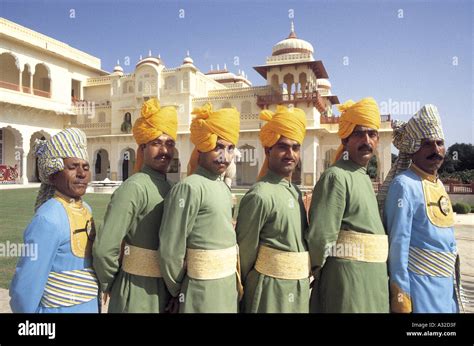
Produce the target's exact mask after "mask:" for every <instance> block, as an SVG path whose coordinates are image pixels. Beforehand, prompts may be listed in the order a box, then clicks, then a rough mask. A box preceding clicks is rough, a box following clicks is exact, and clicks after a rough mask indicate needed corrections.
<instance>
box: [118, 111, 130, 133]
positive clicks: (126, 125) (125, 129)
mask: <svg viewBox="0 0 474 346" xmlns="http://www.w3.org/2000/svg"><path fill="white" fill-rule="evenodd" d="M120 131H122V132H123V133H130V132H131V131H132V115H131V114H130V112H127V113H125V115H124V116H123V123H122V126H120Z"/></svg>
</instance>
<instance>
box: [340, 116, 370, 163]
mask: <svg viewBox="0 0 474 346" xmlns="http://www.w3.org/2000/svg"><path fill="white" fill-rule="evenodd" d="M378 143H379V133H378V131H377V130H375V129H371V128H370V127H364V126H359V125H358V126H356V127H355V128H354V131H352V133H351V135H350V136H349V137H347V138H345V139H343V140H342V144H343V145H344V149H345V150H347V152H348V153H349V159H351V160H352V161H353V162H355V163H357V164H358V165H359V166H364V167H367V164H368V163H369V161H370V159H371V158H372V156H373V155H374V150H375V149H377V145H378ZM343 155H344V154H343Z"/></svg>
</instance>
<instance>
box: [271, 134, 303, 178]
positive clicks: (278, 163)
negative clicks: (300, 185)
mask: <svg viewBox="0 0 474 346" xmlns="http://www.w3.org/2000/svg"><path fill="white" fill-rule="evenodd" d="M300 149H301V145H300V144H299V143H298V142H297V141H294V140H291V139H289V138H286V137H283V136H281V137H280V139H279V140H278V142H276V143H275V144H274V145H273V146H272V147H271V148H265V155H266V156H267V157H268V168H270V169H271V170H272V171H273V172H275V173H276V174H278V175H280V176H282V177H291V174H292V173H293V172H294V170H295V168H296V165H297V164H298V162H299V161H300Z"/></svg>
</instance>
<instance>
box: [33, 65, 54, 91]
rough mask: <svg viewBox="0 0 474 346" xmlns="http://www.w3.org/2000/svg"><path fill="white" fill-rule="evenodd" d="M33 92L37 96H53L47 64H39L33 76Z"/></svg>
mask: <svg viewBox="0 0 474 346" xmlns="http://www.w3.org/2000/svg"><path fill="white" fill-rule="evenodd" d="M33 93H34V94H35V95H37V96H42V97H51V78H50V76H49V70H48V69H47V67H46V65H44V64H38V65H36V67H35V74H34V76H33Z"/></svg>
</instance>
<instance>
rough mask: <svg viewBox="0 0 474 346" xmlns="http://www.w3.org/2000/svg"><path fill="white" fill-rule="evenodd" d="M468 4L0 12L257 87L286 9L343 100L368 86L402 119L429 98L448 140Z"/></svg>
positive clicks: (462, 124) (208, 4)
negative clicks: (237, 76) (235, 76)
mask: <svg viewBox="0 0 474 346" xmlns="http://www.w3.org/2000/svg"><path fill="white" fill-rule="evenodd" d="M473 11H474V5H473V1H472V0H451V1H435V0H434V1H414V0H403V1H401V0H398V1H395V0H393V1H384V0H354V1H350V0H340V1H328V0H326V1H321V0H306V1H304V0H300V1H287V0H273V1H270V0H268V1H267V0H252V1H240V0H239V1H235V0H227V1H223V0H222V1H217V0H214V1H210V0H209V1H206V0H204V1H197V0H194V1H191V0H186V1H162V0H154V1H152V0H146V1H145V0H135V1H132V0H126V1H125V0H119V1H111V0H97V1H90V0H82V1H70V0H63V1H58V0H55V1H51V0H50V1H33V0H30V1H25V0H15V1H13V0H0V16H1V17H4V18H6V19H8V20H11V21H13V22H16V23H18V24H20V25H23V26H26V27H28V28H30V29H33V30H35V31H38V32H40V33H43V34H45V35H48V36H50V37H53V38H55V39H57V40H60V41H63V42H65V43H67V44H69V45H70V46H72V47H74V48H77V49H80V50H82V51H84V52H86V53H89V54H91V55H93V56H95V57H98V58H100V59H101V61H102V69H104V70H106V71H109V72H110V71H112V70H113V67H114V66H115V65H116V63H117V60H119V61H120V64H121V66H122V67H123V68H124V70H125V73H130V72H133V70H134V67H135V64H136V63H137V62H138V60H139V57H140V55H142V56H143V57H145V56H147V55H148V52H149V50H151V53H152V55H153V56H157V55H158V54H160V56H161V58H162V59H163V60H164V62H165V65H166V66H167V67H176V66H179V65H181V63H182V61H183V58H184V57H185V56H186V52H187V51H189V52H190V56H191V57H192V58H193V60H194V64H195V65H196V66H197V67H198V68H199V69H200V70H201V71H202V72H207V71H209V70H210V67H211V65H213V66H214V68H216V67H217V64H219V65H220V67H221V68H222V67H223V66H224V64H226V65H227V68H228V69H229V70H230V71H232V72H235V73H237V72H238V70H243V71H245V73H246V74H247V75H248V78H249V79H250V81H251V82H252V83H253V85H254V86H258V85H265V83H266V82H265V80H264V79H263V78H262V77H261V76H260V75H259V74H258V73H257V72H256V71H255V70H254V69H253V66H257V65H263V64H265V60H266V58H267V57H268V56H270V55H271V50H272V46H273V45H275V44H276V43H277V42H279V41H280V40H282V39H285V38H286V37H287V36H288V34H289V32H290V22H291V20H293V21H294V25H295V31H296V34H297V36H298V38H300V39H304V40H306V41H308V42H310V43H311V44H312V45H313V47H314V49H315V54H314V57H315V59H316V60H322V61H323V63H324V65H325V67H326V71H327V72H328V74H329V79H330V81H331V83H332V92H333V94H335V95H337V96H338V97H339V100H340V101H341V102H344V101H346V100H348V99H353V100H354V101H357V100H359V99H361V98H363V97H366V96H372V97H374V98H375V100H376V101H377V102H378V104H379V107H380V109H381V112H382V113H384V114H386V113H391V114H392V118H396V119H401V120H405V121H406V120H408V119H409V118H410V117H411V116H412V115H413V114H414V113H415V112H416V111H417V110H418V109H419V108H420V107H421V106H423V105H424V104H427V103H431V104H435V105H436V106H437V107H438V110H439V112H440V115H441V120H442V123H443V127H444V132H445V136H446V142H447V145H448V146H449V145H451V144H454V143H455V142H464V143H474V115H473V106H474V101H473V99H474V88H473V78H474V77H473V71H474V68H473V67H474V59H473V57H474V37H473V31H474V30H473V28H474V12H473ZM335 113H336V114H337V113H338V111H337V109H335Z"/></svg>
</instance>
